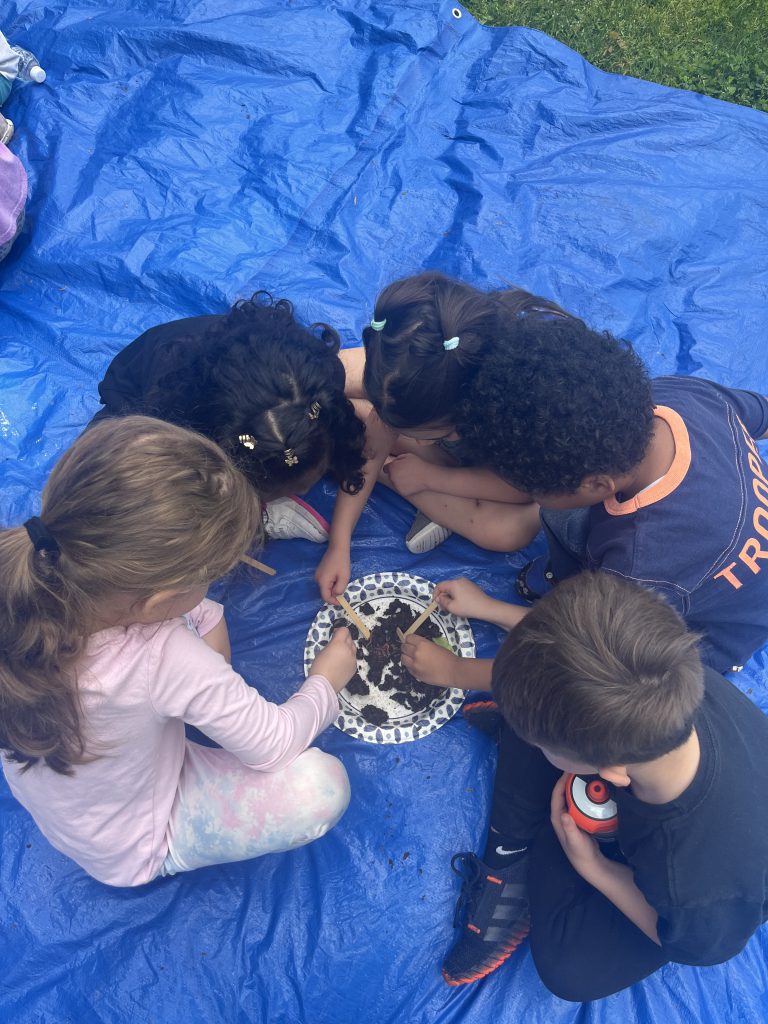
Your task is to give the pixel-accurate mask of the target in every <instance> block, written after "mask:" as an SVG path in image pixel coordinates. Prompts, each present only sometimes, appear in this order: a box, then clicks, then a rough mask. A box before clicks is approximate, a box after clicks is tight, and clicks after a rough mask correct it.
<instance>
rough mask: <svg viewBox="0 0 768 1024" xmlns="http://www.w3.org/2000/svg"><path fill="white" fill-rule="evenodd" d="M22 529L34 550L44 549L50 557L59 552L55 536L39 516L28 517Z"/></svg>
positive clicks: (54, 556) (55, 555)
mask: <svg viewBox="0 0 768 1024" xmlns="http://www.w3.org/2000/svg"><path fill="white" fill-rule="evenodd" d="M24 529H25V530H26V531H27V533H28V534H29V539H30V540H31V541H32V544H33V545H34V548H35V551H45V553H46V554H47V555H50V556H51V558H56V557H58V555H60V554H61V548H60V547H59V545H58V543H57V542H56V538H55V537H54V536H53V534H52V533H51V531H50V530H49V529H48V527H47V526H46V525H45V523H44V522H43V521H42V519H40V517H39V516H32V518H31V519H28V520H27V521H26V523H24Z"/></svg>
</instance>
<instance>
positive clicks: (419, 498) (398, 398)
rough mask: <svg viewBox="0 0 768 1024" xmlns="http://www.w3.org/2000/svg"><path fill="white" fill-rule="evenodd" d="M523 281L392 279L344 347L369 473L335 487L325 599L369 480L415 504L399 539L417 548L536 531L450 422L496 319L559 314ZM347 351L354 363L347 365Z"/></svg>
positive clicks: (482, 542) (344, 562) (346, 561)
mask: <svg viewBox="0 0 768 1024" xmlns="http://www.w3.org/2000/svg"><path fill="white" fill-rule="evenodd" d="M568 315H569V314H567V313H566V312H565V311H564V310H562V309H561V308H560V307H559V306H557V305H555V304H554V303H552V302H549V301H548V300H546V299H542V298H539V297H537V296H535V295H532V294H531V293H530V292H526V291H523V290H522V289H520V288H513V289H509V290H507V291H499V292H481V291H478V290H477V289H476V288H473V287H472V286H471V285H468V284H465V283H464V282H461V281H456V280H453V279H451V278H449V277H446V276H445V275H444V274H440V273H438V272H436V271H425V272H424V273H421V274H416V275H415V276H413V277H407V278H404V279H402V280H400V281H395V282H394V283H393V284H390V285H389V286H388V287H386V288H385V289H384V290H383V291H382V292H381V294H380V295H379V297H378V299H377V300H376V303H375V307H374V313H373V318H372V319H371V322H370V324H369V325H368V326H367V327H366V328H365V329H364V330H363V342H364V346H365V349H364V351H363V350H361V349H350V350H347V352H346V353H342V355H345V354H346V355H347V358H348V364H347V380H348V384H347V394H348V395H349V396H350V397H351V398H353V399H356V401H355V406H356V408H357V410H358V415H360V416H362V417H364V418H365V425H366V436H367V452H366V454H367V456H368V461H367V462H366V465H365V469H364V477H365V482H364V484H363V486H362V487H361V488H360V489H359V490H357V491H356V492H354V493H340V494H339V496H338V498H337V500H336V509H335V511H334V515H333V522H332V525H331V531H330V540H329V545H328V550H327V552H326V554H325V555H324V557H323V559H322V560H321V562H320V565H319V567H318V569H317V573H316V579H317V581H318V584H319V587H320V591H321V593H322V595H323V597H324V599H325V600H326V601H334V600H335V596H336V594H339V593H341V592H342V591H343V590H344V588H345V587H346V585H347V583H348V581H349V575H350V557H349V547H350V541H351V537H352V532H353V530H354V527H355V524H356V523H357V520H358V518H359V516H360V514H361V512H362V509H363V507H364V505H365V502H366V500H367V498H368V496H369V494H370V493H371V491H372V489H373V486H374V484H375V483H376V481H377V480H378V481H380V482H381V483H384V484H386V485H388V486H389V487H392V488H393V489H394V490H396V491H397V492H398V493H399V494H400V495H401V496H402V497H404V498H406V499H407V500H408V501H410V502H411V503H412V504H413V505H415V507H416V509H417V515H416V518H415V519H414V522H413V525H412V527H411V529H410V531H409V533H408V535H407V536H406V545H407V547H408V549H409V550H410V551H412V552H414V553H423V552H425V551H429V550H431V549H432V548H433V547H435V546H436V545H437V544H440V543H441V542H442V541H443V540H445V538H446V537H448V536H449V535H450V533H452V532H455V533H458V534H461V535H462V536H464V537H467V538H468V539H469V540H472V541H474V543H476V544H478V545H479V546H480V547H484V548H489V549H490V550H493V551H514V550H517V549H518V548H522V547H525V546H526V545H527V544H529V543H530V542H531V541H532V540H533V538H534V536H535V535H536V533H537V532H538V530H539V517H538V507H537V506H536V505H535V504H533V503H532V502H531V500H530V498H529V497H528V495H526V494H523V493H522V492H521V491H519V490H516V489H515V488H514V487H511V486H510V485H509V484H506V483H505V482H504V481H503V480H501V479H500V478H499V477H498V476H496V475H495V474H493V473H491V472H490V471H489V470H486V469H484V468H481V467H478V466H473V465H471V464H470V463H469V462H468V460H467V457H466V453H465V452H464V450H463V447H462V442H461V438H460V437H459V436H458V434H457V432H456V423H457V421H458V420H459V418H460V411H461V407H462V403H463V401H464V398H465V397H466V394H467V391H468V389H469V387H470V385H471V383H472V380H473V378H474V375H475V373H476V371H477V369H478V367H479V365H480V363H481V362H482V360H483V357H484V355H485V354H486V353H487V352H488V350H489V348H490V346H491V345H493V344H494V343H495V338H496V336H497V334H498V327H497V325H498V323H499V320H500V318H502V319H504V318H506V319H509V318H515V317H537V318H546V319H551V318H553V317H557V318H560V317H567V316H568ZM353 360H354V363H353Z"/></svg>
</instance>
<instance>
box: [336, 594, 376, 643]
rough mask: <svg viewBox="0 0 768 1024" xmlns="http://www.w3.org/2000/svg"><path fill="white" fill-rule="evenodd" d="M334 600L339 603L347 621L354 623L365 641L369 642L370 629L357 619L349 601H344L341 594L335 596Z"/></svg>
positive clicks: (357, 616)
mask: <svg viewBox="0 0 768 1024" xmlns="http://www.w3.org/2000/svg"><path fill="white" fill-rule="evenodd" d="M336 600H337V601H338V602H339V604H340V605H341V607H342V608H343V609H344V612H345V613H346V616H347V618H348V619H349V621H350V622H354V624H355V625H356V626H357V628H358V629H359V630H360V632H361V633H362V634H363V636H364V637H365V639H366V640H370V639H371V631H370V629H368V627H367V626H366V624H365V623H364V622H363V620H362V619H361V618H360V617H359V615H358V614H357V612H356V611H355V609H354V608H353V607H352V605H351V604H350V603H349V601H348V600H347V599H346V597H344V595H343V594H337V595H336Z"/></svg>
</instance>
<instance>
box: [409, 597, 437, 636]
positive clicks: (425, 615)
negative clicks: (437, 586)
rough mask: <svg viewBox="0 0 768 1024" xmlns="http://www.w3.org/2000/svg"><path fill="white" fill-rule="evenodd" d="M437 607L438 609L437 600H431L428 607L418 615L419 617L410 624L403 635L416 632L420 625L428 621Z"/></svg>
mask: <svg viewBox="0 0 768 1024" xmlns="http://www.w3.org/2000/svg"><path fill="white" fill-rule="evenodd" d="M437 609H438V603H437V601H430V602H429V604H428V605H427V607H426V608H425V609H424V611H423V612H422V613H421V615H420V616H419V617H418V619H414V621H413V622H412V623H411V624H410V626H409V627H408V629H406V631H405V633H404V634H403V636H410V635H411V633H415V632H416V630H417V629H418V628H419V626H421V625H422V624H423V623H425V622H426V621H427V619H428V618H429V616H430V615H431V614H432V612H436V611H437Z"/></svg>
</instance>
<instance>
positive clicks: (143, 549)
mask: <svg viewBox="0 0 768 1024" xmlns="http://www.w3.org/2000/svg"><path fill="white" fill-rule="evenodd" d="M39 523H40V526H41V527H42V529H43V530H44V531H45V533H46V535H47V536H49V537H51V538H53V539H54V540H55V545H56V547H57V548H58V553H55V552H54V551H52V550H51V549H50V545H45V544H40V545H38V546H36V545H35V543H33V536H32V535H31V534H30V532H28V530H27V529H25V528H24V527H15V528H11V529H6V530H0V748H1V749H4V750H6V751H8V752H9V754H10V756H11V757H12V758H13V759H14V760H17V761H20V762H22V763H24V764H25V765H30V764H33V763H34V762H35V761H37V760H38V759H43V760H44V761H45V762H46V764H47V765H48V766H49V767H50V768H53V769H54V770H55V771H59V772H66V771H68V770H69V768H70V766H71V765H73V764H78V763H82V762H83V761H84V760H87V759H88V752H87V751H86V749H85V743H84V738H83V734H82V728H81V715H80V707H79V701H78V696H77V683H76V672H75V670H76V663H77V661H78V659H79V658H80V656H81V655H82V653H83V650H84V647H85V644H86V642H87V639H88V635H89V634H90V633H91V632H93V631H94V629H95V628H99V625H100V624H103V619H102V618H101V614H102V610H103V608H104V607H105V606H106V605H107V604H108V602H109V601H110V600H112V599H114V598H115V597H116V596H122V597H123V598H125V597H127V598H129V599H131V600H132V601H135V602H139V601H142V600H144V599H146V598H148V597H150V596H151V595H152V594H155V593H158V592H160V591H163V590H184V589H190V588H192V587H195V586H199V585H201V584H205V583H208V582H210V581H212V580H214V579H216V578H217V577H218V576H221V575H223V574H224V573H226V572H227V571H228V570H229V569H230V568H231V567H232V566H233V565H234V564H235V563H236V562H237V560H238V558H239V556H240V555H241V554H242V553H243V552H244V551H245V550H246V549H247V547H248V546H249V545H250V544H251V543H252V542H254V541H256V542H260V541H261V539H262V526H261V514H260V508H259V503H258V499H257V497H256V494H255V492H254V491H253V490H252V489H251V488H250V487H249V485H248V484H247V482H246V481H245V479H244V478H243V476H242V475H241V474H240V473H239V472H238V471H237V470H236V469H234V467H233V466H232V465H231V463H230V462H229V460H228V459H227V457H226V456H225V455H224V453H223V452H222V451H221V449H220V448H218V447H217V445H215V444H214V443H213V442H212V441H209V440H207V439H206V438H204V437H201V436H200V435H198V434H194V433H192V432H191V431H188V430H184V429H183V428H181V427H176V426H173V425H172V424H169V423H163V422H161V421H159V420H153V419H149V418H147V417H141V416H130V417H125V418H123V419H117V420H107V421H104V422H102V423H99V424H97V425H96V426H94V427H93V428H91V429H90V430H88V431H87V432H86V433H85V434H84V435H82V436H81V437H80V438H79V439H78V440H77V441H76V442H75V443H74V445H73V446H72V447H71V448H70V449H69V450H68V451H67V452H66V453H65V454H64V455H63V456H62V458H61V459H60V460H59V462H58V463H57V465H56V466H55V468H54V470H53V472H52V473H51V476H50V479H49V481H48V484H47V485H46V488H45V490H44V492H43V499H42V511H41V513H40V517H39ZM33 533H34V531H33Z"/></svg>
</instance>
